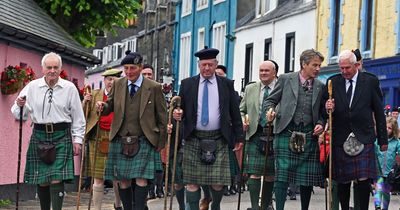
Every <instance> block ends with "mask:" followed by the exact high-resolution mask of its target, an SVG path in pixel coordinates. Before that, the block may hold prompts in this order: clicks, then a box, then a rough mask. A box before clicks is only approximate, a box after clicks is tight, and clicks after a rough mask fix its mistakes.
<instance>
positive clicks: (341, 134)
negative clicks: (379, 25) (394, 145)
mask: <svg viewBox="0 0 400 210" xmlns="http://www.w3.org/2000/svg"><path fill="white" fill-rule="evenodd" d="M359 66H360V63H359V62H357V59H356V55H354V53H353V52H351V51H350V50H344V51H342V52H341V53H340V55H339V67H340V71H341V74H337V75H334V76H332V77H330V78H329V79H328V80H331V81H332V100H329V99H328V92H327V91H325V92H324V98H325V99H327V101H326V104H325V108H326V109H327V110H331V111H332V118H333V122H332V133H333V136H332V143H333V148H332V161H333V167H332V168H333V179H334V180H335V181H336V182H337V183H338V197H339V201H340V205H341V207H342V209H343V210H348V209H349V198H350V185H351V182H352V181H353V182H354V199H355V201H354V203H358V204H359V207H360V209H362V210H367V209H368V206H369V196H370V195H369V194H370V188H371V187H370V183H371V180H372V179H374V178H376V176H377V170H378V169H377V165H376V155H375V151H374V142H375V140H377V141H378V145H379V146H380V150H381V151H386V150H387V144H388V140H387V139H388V138H387V131H386V119H385V115H384V112H383V105H382V92H381V90H380V87H379V80H378V78H377V77H376V76H375V75H373V74H370V73H367V72H363V71H359V70H358V69H359ZM349 142H352V143H349ZM352 145H357V148H356V147H354V146H352ZM361 145H362V146H361Z"/></svg>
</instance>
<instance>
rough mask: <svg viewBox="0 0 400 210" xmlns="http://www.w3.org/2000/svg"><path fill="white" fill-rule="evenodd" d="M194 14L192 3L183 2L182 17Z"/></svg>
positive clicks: (189, 0)
mask: <svg viewBox="0 0 400 210" xmlns="http://www.w3.org/2000/svg"><path fill="white" fill-rule="evenodd" d="M190 13H192V1H191V0H182V17H183V16H186V15H189V14H190Z"/></svg>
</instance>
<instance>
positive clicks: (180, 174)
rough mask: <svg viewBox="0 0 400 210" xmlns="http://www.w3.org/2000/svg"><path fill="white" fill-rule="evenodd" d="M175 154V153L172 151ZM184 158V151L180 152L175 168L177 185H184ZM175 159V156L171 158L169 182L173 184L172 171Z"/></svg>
mask: <svg viewBox="0 0 400 210" xmlns="http://www.w3.org/2000/svg"><path fill="white" fill-rule="evenodd" d="M171 152H173V151H171ZM182 158H183V151H182V149H180V150H178V153H177V156H176V168H175V180H174V181H175V184H183V172H182ZM173 164H174V159H173V155H171V156H170V158H169V166H168V167H169V169H168V171H169V182H170V183H171V182H172V179H171V177H172V169H173Z"/></svg>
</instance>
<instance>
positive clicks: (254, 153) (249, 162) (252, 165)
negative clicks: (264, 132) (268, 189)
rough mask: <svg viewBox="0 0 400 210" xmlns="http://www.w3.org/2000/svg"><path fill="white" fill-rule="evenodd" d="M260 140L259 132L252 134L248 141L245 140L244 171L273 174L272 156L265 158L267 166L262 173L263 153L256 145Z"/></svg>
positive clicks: (260, 174) (273, 161) (256, 173)
mask: <svg viewBox="0 0 400 210" xmlns="http://www.w3.org/2000/svg"><path fill="white" fill-rule="evenodd" d="M259 142H260V135H259V133H256V134H254V135H253V136H252V137H251V138H250V139H249V141H248V142H246V148H245V160H246V162H245V164H244V173H247V174H253V175H256V176H263V175H266V176H274V175H275V160H274V157H273V156H269V157H268V158H267V167H266V171H265V174H264V167H265V155H264V154H262V153H261V152H260V151H259V150H258V148H257V145H258V143H259Z"/></svg>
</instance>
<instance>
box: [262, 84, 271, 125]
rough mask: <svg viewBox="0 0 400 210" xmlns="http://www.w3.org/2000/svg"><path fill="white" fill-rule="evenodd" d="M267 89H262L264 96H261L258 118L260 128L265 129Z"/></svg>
mask: <svg viewBox="0 0 400 210" xmlns="http://www.w3.org/2000/svg"><path fill="white" fill-rule="evenodd" d="M268 89H269V87H268V86H265V87H264V96H263V100H262V105H261V116H260V125H261V126H262V127H265V126H266V125H267V116H266V113H267V98H268V95H269V91H268Z"/></svg>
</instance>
